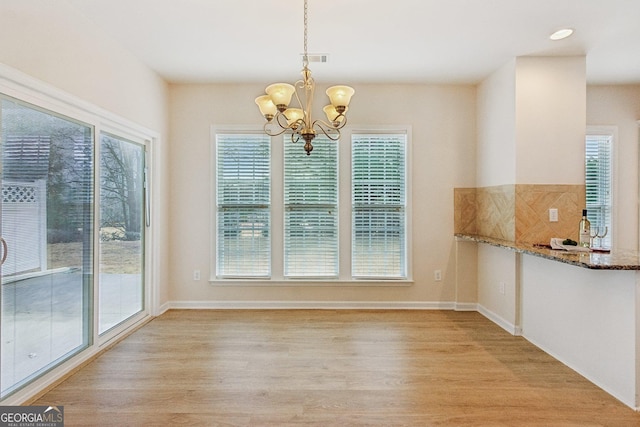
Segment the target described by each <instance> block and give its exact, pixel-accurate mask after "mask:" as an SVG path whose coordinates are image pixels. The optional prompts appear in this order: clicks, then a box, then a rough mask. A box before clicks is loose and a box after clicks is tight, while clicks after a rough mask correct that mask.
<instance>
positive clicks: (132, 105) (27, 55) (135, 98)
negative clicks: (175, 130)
mask: <svg viewBox="0 0 640 427" xmlns="http://www.w3.org/2000/svg"><path fill="white" fill-rule="evenodd" d="M0 14H1V15H2V25H0V63H2V64H4V65H6V66H9V67H11V68H12V69H13V70H18V71H20V72H22V73H25V74H26V75H28V76H30V77H32V78H35V79H38V80H40V81H42V82H45V83H46V84H48V85H51V86H52V87H53V88H55V89H56V90H62V91H64V92H66V93H67V94H70V95H72V96H74V97H76V98H78V99H80V100H81V101H83V102H86V103H90V104H92V105H95V106H97V107H100V108H101V109H103V110H106V111H108V112H110V113H113V114H115V115H117V116H119V117H121V118H123V119H124V120H125V121H127V122H129V123H132V124H135V125H137V126H142V127H144V128H146V129H149V130H150V131H152V132H154V133H155V134H156V135H158V136H159V138H158V139H157V140H156V141H154V147H153V154H154V160H155V164H154V167H155V170H156V171H162V170H166V169H167V165H166V155H165V152H166V149H165V147H166V144H167V141H166V135H167V133H168V132H167V122H168V119H167V117H168V106H167V98H168V86H167V84H166V83H165V82H164V81H163V80H162V79H161V78H159V77H158V76H157V75H156V74H155V73H154V72H152V71H151V70H150V69H148V68H147V67H146V66H145V65H143V64H142V63H141V62H140V61H139V60H137V59H136V58H134V57H133V56H132V55H131V54H130V53H129V52H128V51H127V50H126V49H125V48H124V47H121V46H118V45H116V44H114V43H113V41H112V40H110V39H107V38H105V37H104V36H102V35H101V34H100V32H99V31H97V30H96V29H95V28H94V27H93V26H92V25H91V24H90V23H89V22H88V21H87V19H86V17H84V16H83V15H80V14H78V13H77V12H76V11H75V9H73V7H71V6H70V5H69V4H68V3H66V2H53V1H47V0H29V1H22V2H20V1H12V2H7V3H6V4H4V3H3V4H2V5H0ZM165 179H166V175H165V174H156V175H155V176H154V182H153V184H154V196H155V202H156V203H155V204H154V209H155V211H154V215H155V219H156V220H157V221H156V223H154V226H155V230H157V239H158V240H160V241H166V239H167V238H166V236H167V223H166V214H165V212H166V192H165V190H164V189H165V188H166V182H165ZM156 250H157V252H158V254H159V258H160V259H161V260H164V259H166V258H167V257H168V253H167V251H166V245H161V244H158V245H157V248H156ZM167 278H168V271H167V269H166V263H165V262H161V263H160V264H159V269H158V274H157V279H158V281H159V285H160V289H159V300H160V302H161V303H162V302H164V301H166V300H167V298H168V288H169V285H168V282H167Z"/></svg>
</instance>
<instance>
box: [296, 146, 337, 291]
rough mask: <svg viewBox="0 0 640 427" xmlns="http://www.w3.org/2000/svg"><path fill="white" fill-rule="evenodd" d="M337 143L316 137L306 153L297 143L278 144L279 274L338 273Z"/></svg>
mask: <svg viewBox="0 0 640 427" xmlns="http://www.w3.org/2000/svg"><path fill="white" fill-rule="evenodd" d="M337 144H338V143H337V142H334V141H330V140H329V139H327V138H326V137H321V136H318V137H317V138H316V139H315V140H314V142H313V145H314V150H313V152H312V153H311V155H310V156H307V154H306V153H305V151H304V150H303V149H302V142H300V143H297V144H292V143H285V148H284V204H285V206H284V208H285V213H284V275H285V277H307V278H308V277H313V278H334V277H337V275H338V150H337Z"/></svg>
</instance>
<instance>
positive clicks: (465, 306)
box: [454, 302, 478, 311]
mask: <svg viewBox="0 0 640 427" xmlns="http://www.w3.org/2000/svg"><path fill="white" fill-rule="evenodd" d="M454 310H455V311H478V304H476V303H475V302H461V303H455V306H454Z"/></svg>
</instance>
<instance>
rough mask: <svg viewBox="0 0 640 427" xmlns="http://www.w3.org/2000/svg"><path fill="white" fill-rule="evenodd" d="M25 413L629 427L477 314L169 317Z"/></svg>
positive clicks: (587, 386)
mask: <svg viewBox="0 0 640 427" xmlns="http://www.w3.org/2000/svg"><path fill="white" fill-rule="evenodd" d="M34 404H38V405H50V404H51V405H64V406H65V425H67V426H100V425H105V426H107V425H109V426H111V425H112V426H127V425H130V426H155V425H158V426H160V425H163V426H167V425H168V426H172V425H189V426H197V425H203V426H214V425H234V426H254V425H255V426H294V425H311V426H313V425H319V426H320V425H321V426H333V425H340V426H342V425H372V426H378V425H380V426H382V425H384V426H389V425H409V426H414V425H415V426H430V425H447V426H448V425H451V426H463V425H474V426H476V425H482V426H520V425H526V426H616V427H619V426H623V427H624V426H640V414H638V413H636V412H634V411H633V410H632V409H630V408H628V407H626V406H625V405H623V404H622V403H620V402H619V401H617V400H616V399H614V398H613V397H611V396H610V395H608V394H607V393H605V392H604V391H603V390H601V389H599V388H598V387H596V386H595V385H593V384H592V383H590V382H589V381H587V380H586V379H584V378H583V377H581V376H580V375H578V374H577V373H575V372H574V371H572V370H571V369H569V368H568V367H566V366H564V365H563V364H562V363H560V362H558V361H556V360H555V359H553V358H552V357H550V356H549V355H547V354H545V353H544V352H542V351H541V350H539V349H538V348H536V347H535V346H533V345H531V344H530V343H528V342H527V341H526V340H524V339H523V338H521V337H513V336H511V335H509V334H508V333H506V332H505V331H503V330H502V329H500V328H499V327H497V326H496V325H494V324H493V323H491V322H490V321H488V320H487V319H486V318H484V317H483V316H481V315H480V314H478V313H466V312H449V311H375V310H338V311H333V310H282V311H278V310H239V311H234V310H220V311H216V310H201V311H199V310H171V311H169V312H167V313H165V314H163V315H162V316H160V317H158V318H156V319H154V320H153V321H152V322H150V323H149V324H147V325H146V326H144V327H143V328H141V329H140V330H138V331H136V332H135V333H134V334H132V335H130V336H129V337H127V338H126V339H125V340H123V341H122V342H120V343H119V344H117V345H116V346H114V347H113V348H112V349H110V350H109V351H107V352H106V353H104V354H103V355H101V356H100V357H99V358H97V359H96V360H95V361H93V362H92V363H90V364H88V365H87V366H86V367H84V368H83V369H81V370H80V371H78V372H77V373H76V374H75V375H73V376H72V377H70V378H69V379H68V380H66V381H65V382H63V383H61V384H60V385H59V386H58V387H56V388H55V389H53V390H51V391H50V392H49V393H47V394H46V395H44V396H43V397H42V398H40V399H39V400H38V401H37V402H35V403H34Z"/></svg>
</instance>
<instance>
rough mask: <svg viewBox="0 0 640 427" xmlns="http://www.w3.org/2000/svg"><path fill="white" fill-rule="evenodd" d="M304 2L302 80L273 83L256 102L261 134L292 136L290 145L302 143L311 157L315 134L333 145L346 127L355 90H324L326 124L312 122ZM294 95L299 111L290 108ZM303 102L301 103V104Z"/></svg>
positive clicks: (333, 88)
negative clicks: (262, 120)
mask: <svg viewBox="0 0 640 427" xmlns="http://www.w3.org/2000/svg"><path fill="white" fill-rule="evenodd" d="M307 15H308V13H307V0H304V54H303V56H302V66H303V67H302V79H301V80H298V81H297V82H296V83H295V84H294V85H290V84H288V83H274V84H272V85H269V86H267V88H266V90H265V92H266V93H267V94H266V95H262V96H259V97H257V98H256V104H258V108H260V113H262V115H263V116H264V118H265V119H266V123H265V124H264V132H265V133H266V134H267V135H269V136H277V135H282V134H283V133H285V132H290V133H291V142H298V141H299V140H300V138H302V139H303V140H304V141H305V144H304V150H305V151H306V152H307V156H308V155H310V154H311V150H313V145H312V143H311V141H313V139H314V138H315V137H316V135H317V134H318V131H320V132H322V133H323V134H324V135H326V136H327V137H328V138H329V139H331V140H332V141H337V140H338V139H339V138H340V129H342V128H343V127H344V126H345V125H346V124H347V117H346V115H345V114H346V112H347V109H348V107H349V101H351V97H352V96H353V94H354V93H355V90H354V89H353V88H351V87H349V86H332V87H330V88H329V89H327V95H328V96H329V101H330V102H331V104H329V105H327V106H326V107H324V108H323V111H324V113H325V114H326V116H327V119H328V122H325V121H323V120H320V119H316V120H313V119H312V116H311V106H312V104H313V95H314V92H315V82H314V80H313V78H312V77H311V70H309V56H308V54H307ZM294 94H295V97H296V100H297V103H298V107H299V108H289V104H290V103H291V98H292V97H293V95H294ZM303 101H304V102H303Z"/></svg>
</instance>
